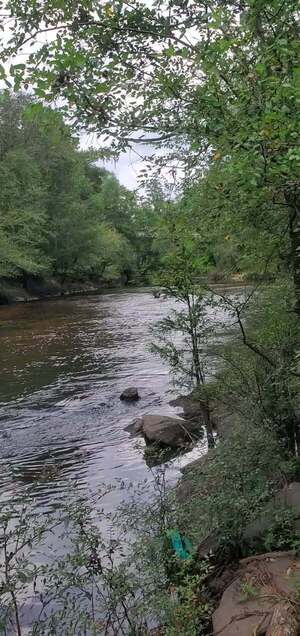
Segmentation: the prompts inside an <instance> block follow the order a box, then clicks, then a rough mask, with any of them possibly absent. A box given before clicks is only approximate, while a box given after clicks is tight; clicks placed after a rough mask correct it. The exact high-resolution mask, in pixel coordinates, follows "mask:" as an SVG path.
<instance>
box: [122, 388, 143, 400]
mask: <svg viewBox="0 0 300 636" xmlns="http://www.w3.org/2000/svg"><path fill="white" fill-rule="evenodd" d="M139 399H140V396H139V392H138V390H137V388H136V387H135V386H131V387H129V388H128V389H125V390H124V391H123V392H122V393H121V395H120V400H123V401H125V402H136V401H137V400H139Z"/></svg>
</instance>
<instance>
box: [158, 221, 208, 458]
mask: <svg viewBox="0 0 300 636" xmlns="http://www.w3.org/2000/svg"><path fill="white" fill-rule="evenodd" d="M165 231H166V233H167V235H168V239H169V241H170V242H171V249H170V250H169V253H168V254H167V256H166V257H165V259H163V262H162V265H163V269H162V273H161V275H160V283H161V284H162V286H163V293H164V295H165V296H167V297H169V298H172V299H173V300H175V302H176V303H177V307H178V308H177V309H173V310H172V311H171V312H170V313H169V314H168V316H167V317H166V318H163V319H162V320H160V321H159V322H157V324H156V325H155V326H154V329H153V333H154V336H155V338H156V341H155V342H154V343H153V345H152V350H153V351H154V352H156V353H158V354H159V355H160V356H161V358H162V359H163V360H166V361H167V362H168V364H169V365H170V369H171V373H172V374H173V377H174V380H175V384H178V385H179V386H180V387H185V388H188V389H189V390H191V389H192V390H193V391H196V392H197V398H198V399H199V401H200V402H201V406H202V414H203V422H204V425H205V430H206V435H207V442H208V447H209V448H213V447H214V435H213V426H212V421H211V412H210V411H211V408H210V401H209V396H208V393H207V392H205V385H206V382H207V379H208V377H207V376H208V373H209V365H208V354H207V346H208V343H209V337H210V336H211V335H212V324H211V322H210V321H209V318H208V314H207V306H208V302H209V300H208V298H207V296H205V295H204V293H203V292H202V291H201V287H200V284H199V272H201V259H199V258H197V257H196V256H195V254H196V253H197V249H196V242H195V237H194V236H193V234H191V233H190V232H189V231H188V230H187V229H186V228H185V223H184V220H183V219H182V218H179V219H178V222H177V223H175V222H174V218H173V216H171V218H169V219H168V218H166V219H165Z"/></svg>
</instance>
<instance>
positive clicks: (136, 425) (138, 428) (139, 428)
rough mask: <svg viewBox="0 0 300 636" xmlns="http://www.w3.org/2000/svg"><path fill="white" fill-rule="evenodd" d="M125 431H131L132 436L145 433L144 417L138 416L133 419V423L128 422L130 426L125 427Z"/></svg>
mask: <svg viewBox="0 0 300 636" xmlns="http://www.w3.org/2000/svg"><path fill="white" fill-rule="evenodd" d="M124 431H126V432H127V433H130V434H131V435H132V437H137V436H138V435H141V434H142V433H143V418H142V417H137V419H136V420H133V422H132V423H131V424H128V426H126V427H125V428H124Z"/></svg>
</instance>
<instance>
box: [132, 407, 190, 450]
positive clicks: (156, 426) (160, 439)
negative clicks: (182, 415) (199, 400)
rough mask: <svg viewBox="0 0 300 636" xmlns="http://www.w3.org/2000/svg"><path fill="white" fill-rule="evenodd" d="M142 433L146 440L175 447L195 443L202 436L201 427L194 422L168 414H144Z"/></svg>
mask: <svg viewBox="0 0 300 636" xmlns="http://www.w3.org/2000/svg"><path fill="white" fill-rule="evenodd" d="M142 420H143V426H142V433H143V435H144V437H145V439H146V441H148V442H151V443H154V442H156V443H157V444H163V445H164V446H171V447H173V448H182V447H183V446H186V445H187V444H192V443H195V441H196V440H197V439H198V438H199V437H200V436H201V428H200V427H199V426H198V425H196V424H194V423H193V422H186V421H185V420H181V419H179V418H175V417H168V416H166V415H144V417H143V418H142Z"/></svg>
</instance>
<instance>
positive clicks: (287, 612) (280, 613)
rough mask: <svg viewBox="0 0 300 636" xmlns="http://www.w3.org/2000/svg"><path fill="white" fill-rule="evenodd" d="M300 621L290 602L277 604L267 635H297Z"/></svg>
mask: <svg viewBox="0 0 300 636" xmlns="http://www.w3.org/2000/svg"><path fill="white" fill-rule="evenodd" d="M297 634H298V622H297V619H296V616H295V610H294V607H293V606H292V605H291V604H290V603H281V604H278V605H276V607H275V609H274V612H273V616H272V618H271V622H270V625H269V627H268V629H267V631H266V636H297Z"/></svg>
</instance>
